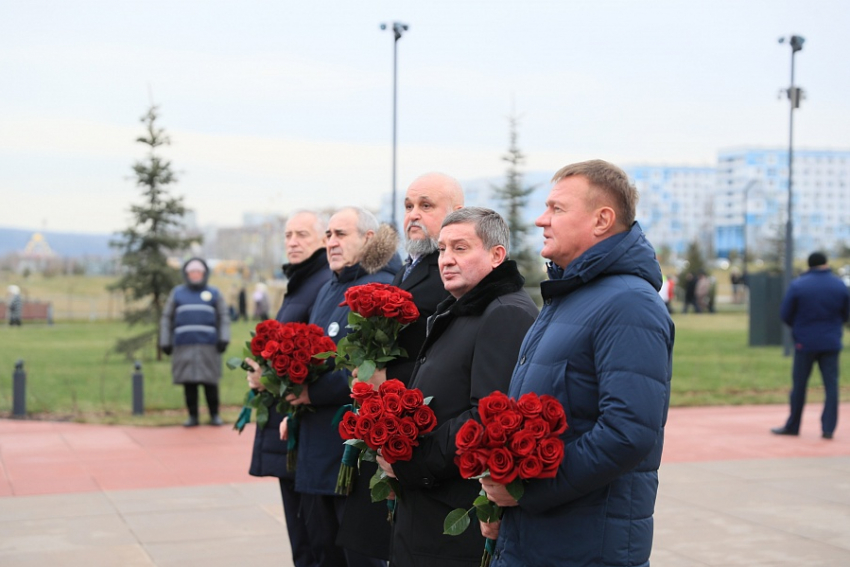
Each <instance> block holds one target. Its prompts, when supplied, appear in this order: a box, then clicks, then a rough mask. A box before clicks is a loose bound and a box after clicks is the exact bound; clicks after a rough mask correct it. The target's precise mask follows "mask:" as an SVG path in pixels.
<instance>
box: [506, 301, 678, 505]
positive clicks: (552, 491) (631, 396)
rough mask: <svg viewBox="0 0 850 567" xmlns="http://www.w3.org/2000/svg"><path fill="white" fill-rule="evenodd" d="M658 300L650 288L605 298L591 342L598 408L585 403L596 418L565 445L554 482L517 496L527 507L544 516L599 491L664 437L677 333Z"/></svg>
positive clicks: (540, 482) (535, 484) (534, 486)
mask: <svg viewBox="0 0 850 567" xmlns="http://www.w3.org/2000/svg"><path fill="white" fill-rule="evenodd" d="M655 299H657V298H652V299H650V298H649V293H648V292H647V293H646V294H645V295H642V296H640V297H635V294H634V293H620V294H617V295H615V296H613V297H609V298H606V304H605V305H604V307H603V309H602V311H601V312H600V318H599V321H598V322H596V323H595V324H594V326H595V327H596V330H595V331H594V334H593V341H592V345H593V353H592V355H593V362H594V365H595V368H596V381H597V384H598V391H599V397H598V407H597V408H585V410H586V411H587V412H588V413H594V409H595V413H596V414H597V416H598V417H597V419H596V422H595V423H594V424H593V426H592V427H591V429H590V430H589V431H587V432H586V433H584V434H583V435H580V436H579V437H578V438H577V439H576V440H575V441H572V442H567V443H566V445H565V447H564V460H563V461H562V462H561V466H560V468H559V470H558V474H557V476H556V477H555V478H554V479H546V480H532V481H530V482H528V483H527V485H526V488H525V493H524V495H523V496H522V498H520V501H519V506H520V507H521V508H523V509H524V510H526V511H528V512H530V513H535V514H541V513H545V512H547V511H548V510H551V509H552V508H555V507H558V506H561V505H563V504H566V503H568V502H571V501H573V500H575V499H577V498H580V497H582V496H584V495H586V494H588V493H590V492H592V491H594V490H597V489H599V488H602V487H604V486H606V485H608V484H610V483H611V482H613V481H614V480H615V479H617V478H618V477H620V476H621V475H623V474H624V473H626V472H629V471H631V470H633V469H635V468H637V467H638V465H639V464H640V463H641V462H642V461H643V460H644V459H645V458H646V457H648V456H649V455H650V453H651V452H652V451H653V450H656V445H657V444H659V443H662V442H663V428H664V423H665V421H666V419H667V408H668V404H669V398H670V383H669V379H670V376H671V368H672V350H673V339H674V337H673V328H672V324H671V323H669V320H668V319H667V318H666V313H665V314H664V316H662V315H661V314H660V312H659V307H660V306H659V305H658V304H657V303H656V302H655ZM567 372H568V373H569V367H568V369H567ZM568 376H569V375H568ZM567 419H568V420H569V415H568V416H567ZM566 436H567V439H569V431H568V432H567V434H566ZM658 451H659V458H660V447H658Z"/></svg>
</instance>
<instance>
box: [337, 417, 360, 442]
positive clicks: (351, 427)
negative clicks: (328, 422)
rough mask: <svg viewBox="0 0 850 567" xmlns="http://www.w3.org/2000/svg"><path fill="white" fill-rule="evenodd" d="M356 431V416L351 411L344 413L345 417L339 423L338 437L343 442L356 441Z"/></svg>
mask: <svg viewBox="0 0 850 567" xmlns="http://www.w3.org/2000/svg"><path fill="white" fill-rule="evenodd" d="M356 430H357V414H355V413H354V412H353V411H347V412H345V415H343V416H342V420H340V422H339V436H340V437H342V438H343V439H344V440H348V439H357V435H356V434H355V432H356Z"/></svg>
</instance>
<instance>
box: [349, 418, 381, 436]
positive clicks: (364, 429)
mask: <svg viewBox="0 0 850 567" xmlns="http://www.w3.org/2000/svg"><path fill="white" fill-rule="evenodd" d="M376 422H377V417H375V416H372V415H363V414H362V413H360V414H359V415H358V416H357V425H356V426H355V427H354V436H355V438H356V439H363V440H364V441H366V440H367V439H368V438H369V432H370V431H371V430H372V428H373V427H374V426H375V423H376Z"/></svg>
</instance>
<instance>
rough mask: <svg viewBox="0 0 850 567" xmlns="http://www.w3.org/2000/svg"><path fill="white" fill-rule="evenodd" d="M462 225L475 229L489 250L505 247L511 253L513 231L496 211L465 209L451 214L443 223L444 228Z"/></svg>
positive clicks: (474, 208) (477, 208)
mask: <svg viewBox="0 0 850 567" xmlns="http://www.w3.org/2000/svg"><path fill="white" fill-rule="evenodd" d="M462 223H469V224H472V225H473V226H474V227H475V235H476V236H477V237H478V238H480V239H481V242H483V243H484V248H486V249H487V250H489V249H490V248H492V247H493V246H503V247H504V248H505V252H506V253H509V252H510V240H511V229H510V228H508V223H506V222H505V219H503V218H502V217H501V215H499V213H497V212H496V211H494V210H492V209H485V208H484V207H464V208H462V209H458V210H456V211H452V212H451V213H449V216H447V217H446V218H445V220H444V221H443V227H447V226H449V225H450V224H462Z"/></svg>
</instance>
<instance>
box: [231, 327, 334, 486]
mask: <svg viewBox="0 0 850 567" xmlns="http://www.w3.org/2000/svg"><path fill="white" fill-rule="evenodd" d="M251 335H252V339H251V340H250V341H248V342H246V343H245V348H244V349H243V354H244V357H245V358H253V359H254V360H255V361H257V363H258V364H259V365H260V369H261V371H262V375H261V376H260V382H262V384H263V386H264V387H265V390H263V391H261V392H259V393H257V394H255V393H254V391H253V390H251V391H249V392H248V393H247V394H246V396H245V407H244V408H243V409H242V413H241V414H240V416H239V419H237V420H236V423H235V424H234V426H233V428H234V429H236V430H238V431H239V433H242V430H243V429H244V428H245V425H246V424H247V423H248V422H249V421H250V419H251V409H252V408H253V409H255V410H256V412H257V426H258V427H260V428H262V427H264V426H265V424H266V422H267V421H268V418H269V409H268V408H269V407H271V406H272V405H273V404H275V403H276V404H277V410H278V411H279V412H280V413H282V414H288V417H289V418H290V421H289V439H288V445H289V446H288V449H289V453H288V455H287V468H289V469H290V470H294V468H295V457H296V455H297V453H296V450H297V444H298V414H299V413H300V412H301V411H303V410H302V406H290V404H289V403H288V402H287V401H286V396H287V395H289V394H290V393H292V394H295V395H296V396H298V395H299V394H300V393H301V390H302V388H303V385H304V384H306V383H309V382H313V381H314V380H315V379H316V378H317V377H318V376H319V375H320V374H322V373H323V372H325V371H326V370H327V368H328V362H327V358H328V353H333V352H334V351H336V344H335V343H334V342H333V340H332V339H331V338H330V337H328V336H327V335H325V333H324V331H323V330H322V328H321V327H319V326H317V325H308V324H306V323H280V322H278V321H275V320H273V319H271V320H268V321H263V322H261V323H258V324H257V327H256V329H255V330H254V331H253V332H252V333H251ZM320 354H322V355H323V356H319V355H320ZM227 366H228V367H229V368H231V369H235V368H243V369H244V370H247V371H251V367H250V366H248V365H247V364H245V362H244V360H243V359H240V358H237V357H234V358H231V359H230V360H228V361H227Z"/></svg>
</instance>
